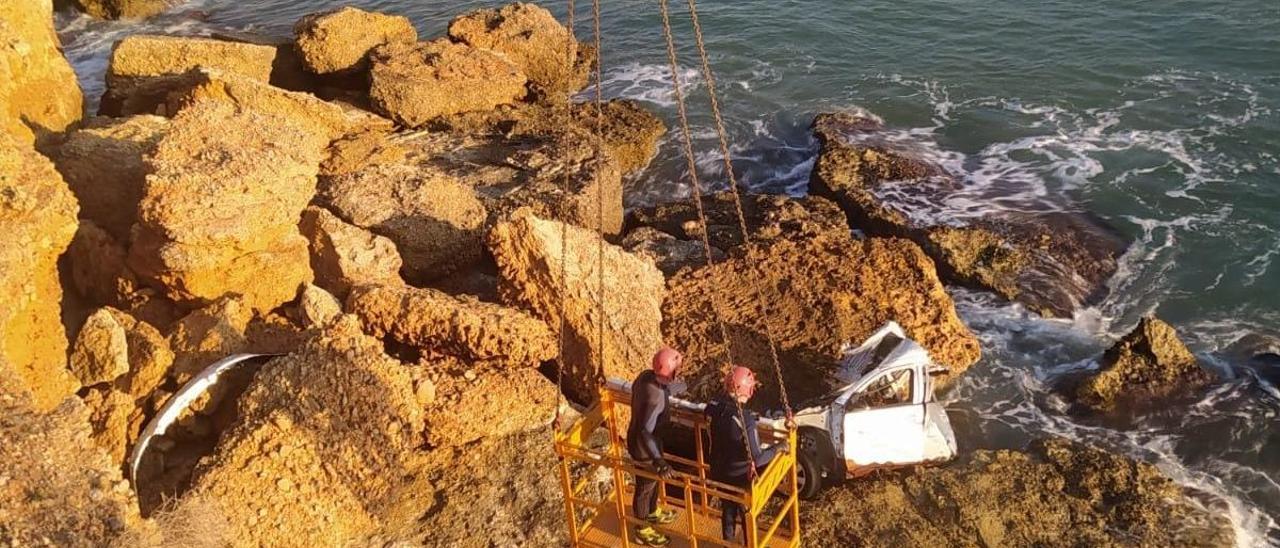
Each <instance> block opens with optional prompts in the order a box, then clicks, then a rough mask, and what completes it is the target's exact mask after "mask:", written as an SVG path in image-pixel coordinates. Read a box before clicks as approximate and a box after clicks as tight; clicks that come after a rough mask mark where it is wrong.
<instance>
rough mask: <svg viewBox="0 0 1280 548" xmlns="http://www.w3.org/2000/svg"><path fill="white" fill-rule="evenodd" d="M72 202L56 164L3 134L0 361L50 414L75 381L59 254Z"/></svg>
mask: <svg viewBox="0 0 1280 548" xmlns="http://www.w3.org/2000/svg"><path fill="white" fill-rule="evenodd" d="M77 209H78V208H77V206H76V200H75V197H74V196H72V194H71V191H70V190H69V189H68V188H67V184H66V183H65V182H63V180H62V177H61V176H59V175H58V172H57V171H56V170H55V169H54V168H53V163H52V162H50V161H49V160H47V159H46V158H45V157H44V156H41V155H40V154H39V153H37V152H36V151H35V150H33V149H32V148H31V146H30V145H28V144H26V143H17V142H14V141H13V140H12V139H11V138H10V137H9V136H8V135H0V233H3V234H4V235H5V238H6V240H7V241H8V242H11V243H12V244H14V245H3V246H0V294H3V295H4V296H5V303H4V306H0V333H3V334H4V335H3V337H0V362H8V363H9V364H10V366H11V367H12V368H13V370H14V372H15V374H16V377H17V379H19V380H20V382H21V384H22V385H23V387H24V390H27V391H30V392H31V393H32V397H33V400H34V405H35V406H36V408H37V409H39V410H42V411H46V410H49V409H52V408H53V407H54V406H56V405H57V404H58V402H60V401H62V399H63V398H66V397H67V396H70V395H71V394H73V393H74V392H75V391H76V389H77V388H78V387H79V383H78V382H77V381H76V379H75V377H74V376H72V375H71V372H70V371H69V370H68V369H67V361H66V356H67V337H66V333H65V331H64V329H63V326H62V320H61V317H62V313H61V310H60V309H59V305H60V303H61V302H62V286H61V285H60V283H59V281H58V256H59V255H61V254H62V252H63V251H64V250H66V249H67V246H68V244H70V243H71V239H72V237H73V236H74V234H75V231H76V212H77Z"/></svg>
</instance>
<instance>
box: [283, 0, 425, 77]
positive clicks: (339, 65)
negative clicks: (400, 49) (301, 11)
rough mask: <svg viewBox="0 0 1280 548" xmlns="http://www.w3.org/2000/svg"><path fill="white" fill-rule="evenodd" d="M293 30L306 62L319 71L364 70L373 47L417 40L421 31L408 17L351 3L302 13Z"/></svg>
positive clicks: (299, 49)
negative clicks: (326, 9) (330, 8)
mask: <svg viewBox="0 0 1280 548" xmlns="http://www.w3.org/2000/svg"><path fill="white" fill-rule="evenodd" d="M293 33H294V36H296V40H295V47H296V48H297V51H298V53H299V54H300V55H301V57H302V62H303V64H304V65H305V66H306V67H307V70H309V71H311V72H314V73H316V74H331V73H342V72H355V71H361V70H365V69H367V68H368V66H369V62H368V57H369V51H370V50H372V49H374V48H376V47H378V46H381V45H383V44H389V43H393V42H396V43H406V44H412V43H414V42H417V41H418V31H417V30H415V29H414V28H413V22H411V21H409V18H407V17H400V16H396V15H384V14H381V13H374V12H367V11H364V10H360V9H356V8H353V7H350V6H345V7H342V8H339V9H336V10H330V11H324V12H320V13H315V14H311V15H308V16H306V17H303V18H302V19H301V20H299V21H298V22H297V24H295V25H294V26H293Z"/></svg>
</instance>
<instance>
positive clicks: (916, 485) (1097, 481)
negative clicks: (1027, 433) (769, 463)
mask: <svg viewBox="0 0 1280 548" xmlns="http://www.w3.org/2000/svg"><path fill="white" fill-rule="evenodd" d="M1191 495H1192V492H1191V491H1190V490H1187V489H1184V488H1182V487H1179V486H1178V485H1177V484H1175V483H1174V482H1173V481H1172V480H1171V479H1169V478H1168V477H1167V476H1165V475H1164V474H1162V473H1161V472H1160V471H1159V470H1158V469H1157V468H1156V467H1155V466H1152V465H1150V464H1146V463H1143V462H1138V461H1134V460H1132V459H1130V458H1128V457H1125V456H1123V455H1118V454H1114V453H1108V452H1106V451H1103V450H1100V449H1097V448H1093V447H1089V446H1086V445H1082V444H1078V443H1074V442H1069V441H1066V440H1063V439H1060V438H1050V439H1046V440H1039V441H1036V442H1033V443H1032V444H1031V447H1030V448H1028V449H1027V450H1026V451H1025V452H1024V451H1010V450H998V451H992V450H986V449H979V450H976V451H968V452H964V453H962V454H961V456H960V458H959V461H958V462H956V463H953V464H950V465H948V466H944V467H928V468H925V467H917V468H914V469H912V470H910V471H902V472H895V473H885V474H879V475H876V476H872V477H870V478H865V479H860V480H857V481H850V482H846V483H843V484H841V485H840V486H839V487H836V488H832V489H828V490H827V491H825V492H824V493H823V494H822V495H821V497H820V498H819V499H818V500H817V501H814V502H812V503H809V504H804V505H801V507H800V508H801V510H800V512H801V517H800V519H801V522H802V523H804V524H805V531H804V538H805V543H806V545H812V546H819V547H827V546H830V547H836V546H866V547H881V546H1106V547H1120V546H1178V547H1183V546H1186V547H1191V546H1219V547H1227V546H1234V545H1235V533H1234V531H1233V529H1232V527H1231V523H1230V521H1228V519H1227V517H1226V512H1225V503H1220V504H1221V505H1222V508H1217V509H1205V508H1204V507H1203V506H1201V505H1200V504H1199V503H1198V502H1197V501H1195V500H1194V499H1193V498H1192V496H1191ZM1010 501H1017V503H1016V504H1010Z"/></svg>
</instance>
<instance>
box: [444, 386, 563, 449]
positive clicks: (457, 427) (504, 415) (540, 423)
mask: <svg viewBox="0 0 1280 548" xmlns="http://www.w3.org/2000/svg"><path fill="white" fill-rule="evenodd" d="M463 371H467V372H471V371H472V370H471V369H464V370H459V368H458V367H457V366H454V368H453V370H452V371H446V372H444V373H443V374H441V375H439V376H438V377H437V379H436V382H435V384H434V387H435V398H436V400H437V405H434V406H432V407H429V408H428V409H427V413H426V424H427V442H428V443H430V444H431V445H432V446H433V447H435V448H440V447H449V446H459V445H464V444H468V443H471V442H474V441H476V440H479V439H483V438H499V439H500V438H503V437H506V436H510V435H512V434H516V433H519V432H523V431H527V430H533V429H536V428H545V427H546V425H547V423H549V422H550V421H551V417H552V415H553V414H554V412H555V406H556V405H557V403H558V402H559V397H558V396H557V394H556V385H555V384H552V382H551V381H549V380H547V378H546V377H543V376H542V374H541V373H539V372H538V370H537V369H534V368H523V369H511V370H486V371H482V372H479V373H472V374H471V375H465V374H462V373H463Z"/></svg>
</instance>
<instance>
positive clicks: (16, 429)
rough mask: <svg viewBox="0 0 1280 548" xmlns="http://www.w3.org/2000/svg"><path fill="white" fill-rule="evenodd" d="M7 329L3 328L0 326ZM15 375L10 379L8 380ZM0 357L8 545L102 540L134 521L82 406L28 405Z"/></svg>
mask: <svg viewBox="0 0 1280 548" xmlns="http://www.w3.org/2000/svg"><path fill="white" fill-rule="evenodd" d="M6 329H7V328H6ZM15 381H16V383H15ZM23 382H24V381H22V380H21V377H19V376H18V375H16V374H15V371H14V370H12V369H10V368H9V364H8V363H6V361H5V360H4V359H0V440H3V442H2V443H0V478H3V481H0V500H3V501H5V502H4V504H0V524H3V525H2V526H0V527H2V528H3V531H4V532H3V533H2V534H3V536H4V542H5V543H6V544H9V545H13V546H72V547H86V548H87V547H92V546H108V545H110V544H111V543H112V542H113V541H114V540H115V539H116V538H117V537H118V536H119V535H120V534H121V533H123V532H124V531H126V530H127V529H129V528H131V527H134V526H136V525H138V524H139V522H140V521H141V517H140V516H139V515H138V503H137V500H136V499H135V498H134V496H133V490H132V489H130V488H129V482H128V481H126V480H125V479H124V478H122V477H121V472H120V470H121V469H120V466H119V465H118V463H117V462H114V461H113V460H112V459H111V457H110V456H108V454H107V452H106V451H105V450H104V449H102V448H101V447H99V446H98V445H97V443H95V441H94V440H93V438H92V435H93V432H92V430H91V428H90V416H89V411H88V409H87V408H86V407H85V405H84V403H82V402H81V400H80V399H79V398H66V399H65V400H62V403H61V404H57V405H55V406H53V407H52V408H50V409H49V410H48V411H39V410H37V409H35V408H34V407H33V406H32V404H33V403H34V402H32V401H31V400H30V399H29V394H25V392H26V390H25V387H23V386H22V383H23Z"/></svg>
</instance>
